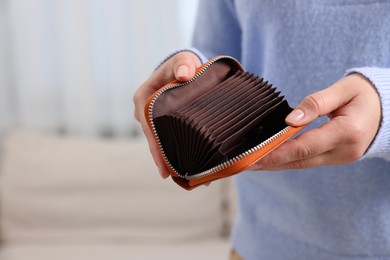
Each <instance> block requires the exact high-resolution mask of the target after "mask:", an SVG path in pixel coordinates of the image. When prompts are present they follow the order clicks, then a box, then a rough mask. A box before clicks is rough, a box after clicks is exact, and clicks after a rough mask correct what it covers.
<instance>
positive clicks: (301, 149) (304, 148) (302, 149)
mask: <svg viewBox="0 0 390 260" xmlns="http://www.w3.org/2000/svg"><path fill="white" fill-rule="evenodd" d="M312 154H313V150H312V149H311V148H310V146H309V145H307V144H305V143H303V142H300V143H299V145H298V148H297V150H296V154H295V155H296V158H297V159H306V158H309V157H311V156H312Z"/></svg>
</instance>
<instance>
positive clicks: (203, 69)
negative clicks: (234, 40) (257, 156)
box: [148, 56, 288, 180]
mask: <svg viewBox="0 0 390 260" xmlns="http://www.w3.org/2000/svg"><path fill="white" fill-rule="evenodd" d="M225 58H227V59H232V60H234V61H235V62H237V63H238V64H240V63H239V62H238V61H237V60H236V59H235V58H233V57H231V56H218V57H216V58H214V59H212V60H210V61H209V62H208V63H207V64H206V65H205V66H204V67H203V68H202V69H201V70H199V71H198V72H197V73H196V74H195V76H194V77H193V78H192V79H190V80H189V81H186V82H182V83H178V84H174V85H169V86H167V87H165V88H162V89H160V90H159V91H158V92H157V93H156V94H155V96H154V97H153V99H152V100H151V102H150V105H149V109H148V116H149V122H150V125H151V127H152V132H153V135H154V137H155V139H156V140H157V145H158V147H159V149H160V151H161V153H162V155H163V157H164V160H165V161H166V162H167V164H168V166H169V167H170V168H171V169H172V170H173V172H175V174H176V175H178V176H180V177H182V178H185V179H187V180H190V179H197V178H201V177H203V176H206V175H210V174H214V173H215V172H217V171H220V170H222V169H225V168H226V167H228V166H230V165H232V164H233V163H234V162H236V161H238V160H240V159H242V158H243V157H244V156H246V155H248V154H251V153H253V152H255V151H257V150H259V149H261V148H262V147H264V146H265V145H266V144H265V143H266V142H267V141H268V140H270V139H272V138H273V139H275V138H276V137H277V136H278V135H279V134H280V133H281V132H283V131H285V130H286V129H287V128H288V127H287V128H286V129H284V130H282V131H281V132H279V133H278V134H276V135H274V136H272V137H271V138H269V139H267V140H266V141H264V142H263V143H261V144H259V145H257V146H256V147H254V148H252V149H250V150H248V151H246V152H244V153H242V154H240V155H238V156H236V157H234V158H232V159H230V160H229V161H226V162H224V163H222V164H219V165H217V166H215V167H213V168H211V169H209V170H207V171H204V172H201V173H198V174H196V175H191V176H189V175H188V174H185V175H183V174H180V173H179V172H178V171H177V170H176V169H175V168H174V167H173V165H172V164H171V162H170V161H169V160H168V157H167V155H166V154H165V151H164V149H163V147H162V144H161V141H160V137H159V136H158V134H157V130H156V126H155V124H154V121H153V107H154V104H155V103H156V100H157V99H158V97H159V96H161V94H162V93H164V92H165V91H168V90H170V89H174V88H178V87H182V86H185V85H187V84H189V83H191V82H193V81H194V80H196V79H197V78H199V77H200V76H201V75H202V74H203V73H204V72H205V71H206V70H207V69H208V68H209V67H210V66H211V65H212V64H214V63H215V62H217V61H218V60H221V59H225ZM275 136H276V137H275ZM273 139H272V140H273ZM272 140H270V141H272ZM270 141H268V143H269V142H270ZM260 146H261V147H260ZM257 147H258V148H257Z"/></svg>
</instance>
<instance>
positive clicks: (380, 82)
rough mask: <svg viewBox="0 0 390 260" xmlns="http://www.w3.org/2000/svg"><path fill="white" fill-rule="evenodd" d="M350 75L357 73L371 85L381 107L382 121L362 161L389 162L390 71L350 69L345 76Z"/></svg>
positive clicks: (369, 68)
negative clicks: (382, 159)
mask: <svg viewBox="0 0 390 260" xmlns="http://www.w3.org/2000/svg"><path fill="white" fill-rule="evenodd" d="M351 73H359V74H361V75H363V76H365V77H366V78H367V79H368V80H369V81H370V82H371V83H372V85H373V86H374V87H375V88H376V89H377V91H378V93H379V96H380V99H381V106H382V121H381V125H380V127H379V130H378V133H377V135H376V137H375V139H374V141H373V142H372V144H371V146H370V147H369V148H368V150H367V151H366V153H365V155H364V156H363V158H362V159H364V158H369V157H380V158H384V159H386V160H390V69H388V68H376V67H362V68H352V69H349V70H348V71H347V74H351Z"/></svg>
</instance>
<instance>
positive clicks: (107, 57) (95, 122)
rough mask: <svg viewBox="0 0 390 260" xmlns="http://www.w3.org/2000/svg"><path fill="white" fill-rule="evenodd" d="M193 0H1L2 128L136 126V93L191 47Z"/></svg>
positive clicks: (118, 130) (116, 129) (115, 130)
mask: <svg viewBox="0 0 390 260" xmlns="http://www.w3.org/2000/svg"><path fill="white" fill-rule="evenodd" d="M196 6H197V3H196V0H186V1H180V0H154V1H152V0H112V1H108V0H0V118H1V120H0V132H1V133H4V131H5V130H6V129H7V128H9V127H10V126H14V125H17V126H20V127H23V128H27V129H32V130H39V131H45V132H57V131H61V132H65V133H70V134H75V135H101V134H104V135H115V136H118V135H119V136H129V135H132V134H134V133H135V131H136V124H135V122H134V119H133V117H132V112H133V111H132V109H133V108H132V99H131V97H132V94H133V92H134V90H135V89H136V88H137V86H138V85H139V84H140V83H141V82H142V81H143V80H145V79H146V78H147V76H148V75H149V74H150V73H151V72H152V71H153V69H154V68H155V67H156V66H157V65H158V63H159V62H160V61H161V60H162V59H163V58H164V57H165V56H166V55H168V54H169V53H170V52H172V51H173V50H175V49H177V48H182V47H185V46H189V44H190V38H191V32H192V27H193V23H194V19H195V14H196Z"/></svg>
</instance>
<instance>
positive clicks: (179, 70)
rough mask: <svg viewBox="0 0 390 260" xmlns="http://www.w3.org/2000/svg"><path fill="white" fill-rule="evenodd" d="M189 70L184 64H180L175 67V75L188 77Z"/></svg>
mask: <svg viewBox="0 0 390 260" xmlns="http://www.w3.org/2000/svg"><path fill="white" fill-rule="evenodd" d="M188 74H189V71H188V67H187V66H186V65H181V66H179V68H177V71H176V76H177V77H188Z"/></svg>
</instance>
